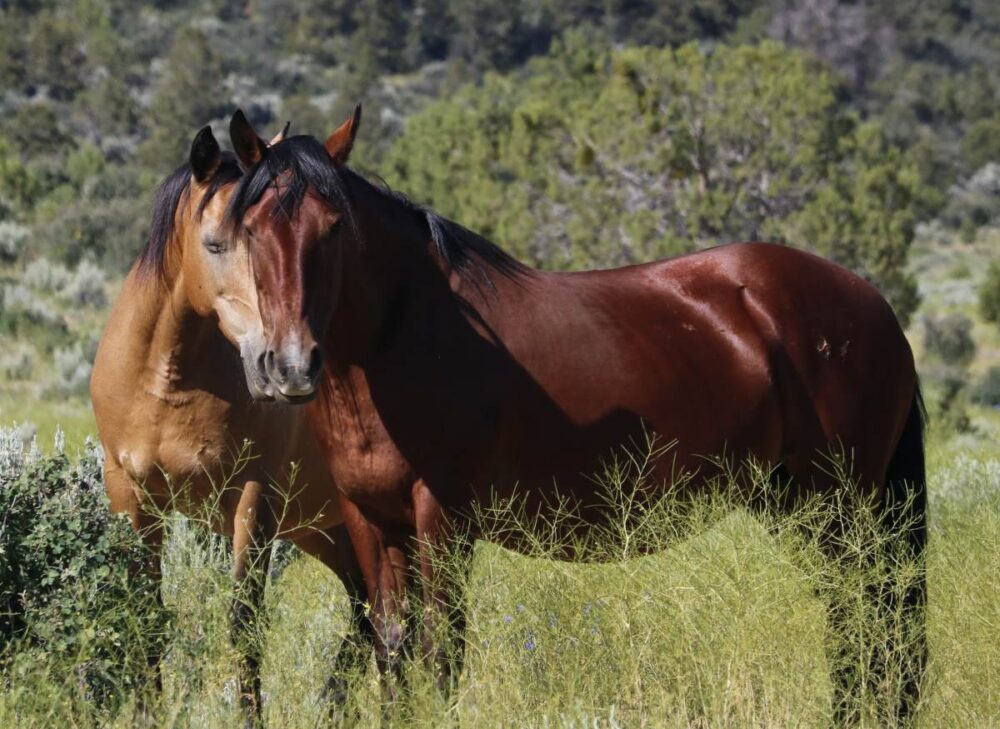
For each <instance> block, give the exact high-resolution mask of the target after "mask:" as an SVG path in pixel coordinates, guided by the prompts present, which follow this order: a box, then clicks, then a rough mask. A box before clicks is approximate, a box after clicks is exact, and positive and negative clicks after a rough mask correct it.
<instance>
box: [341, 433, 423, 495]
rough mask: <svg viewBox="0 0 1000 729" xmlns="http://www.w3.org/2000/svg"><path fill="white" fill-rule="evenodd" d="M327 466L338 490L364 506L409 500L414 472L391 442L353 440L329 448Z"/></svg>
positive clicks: (365, 439)
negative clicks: (329, 467)
mask: <svg viewBox="0 0 1000 729" xmlns="http://www.w3.org/2000/svg"><path fill="white" fill-rule="evenodd" d="M329 445H330V447H329V448H328V453H327V456H328V459H327V460H328V462H329V464H330V466H331V471H332V472H333V476H334V481H335V482H336V483H337V486H338V488H340V490H341V491H343V492H344V493H345V494H346V495H347V496H348V497H349V498H351V499H352V500H353V501H355V502H357V503H361V504H378V505H380V506H382V505H385V504H386V503H388V502H391V501H395V500H396V499H397V498H399V499H404V500H405V499H406V497H407V495H408V494H409V490H410V487H411V485H412V484H413V481H414V480H415V479H414V475H413V469H412V468H411V466H410V464H409V463H408V461H407V460H406V458H405V457H404V456H403V454H402V453H400V452H399V450H398V449H397V448H396V447H395V445H394V444H393V443H392V442H391V441H389V440H388V439H377V440H372V439H368V438H351V439H348V440H336V441H333V442H332V443H330V444H329Z"/></svg>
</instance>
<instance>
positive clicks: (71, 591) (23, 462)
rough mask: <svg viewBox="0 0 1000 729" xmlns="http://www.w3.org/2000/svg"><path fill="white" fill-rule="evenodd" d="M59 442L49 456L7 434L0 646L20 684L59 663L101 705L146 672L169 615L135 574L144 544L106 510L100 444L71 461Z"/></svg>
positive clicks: (2, 468)
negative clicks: (43, 663)
mask: <svg viewBox="0 0 1000 729" xmlns="http://www.w3.org/2000/svg"><path fill="white" fill-rule="evenodd" d="M59 440H61V439H57V446H60V447H57V449H56V452H55V453H53V454H52V455H47V456H43V455H41V454H40V453H39V451H38V449H37V447H36V446H34V444H32V446H31V447H30V448H28V449H25V448H24V447H23V445H22V442H21V438H20V434H19V432H18V431H17V430H14V429H3V430H0V641H2V644H3V645H4V646H10V645H12V646H13V647H14V648H15V649H16V651H17V652H16V654H7V655H5V656H3V658H4V668H5V670H6V671H8V672H10V673H12V674H13V676H14V677H15V678H16V676H17V675H18V674H19V673H20V672H23V671H30V670H32V665H31V664H32V663H33V662H36V661H39V660H50V659H57V658H61V659H63V662H62V665H65V666H69V665H72V666H73V668H72V671H73V674H74V675H73V677H72V678H73V679H75V680H74V681H73V682H74V683H75V684H76V685H77V686H78V687H80V689H81V692H82V694H83V696H82V697H81V698H83V699H84V700H86V701H88V702H89V701H96V702H98V703H101V702H103V701H104V700H106V699H108V698H111V697H113V696H114V695H115V693H116V692H117V691H120V690H121V689H122V688H123V687H125V686H128V685H129V684H131V683H132V682H134V681H135V679H136V678H137V677H140V676H142V675H143V674H144V671H145V670H146V657H145V655H146V653H145V646H146V645H147V644H148V641H149V640H150V639H155V637H156V636H158V635H159V634H160V633H162V624H161V623H162V616H161V615H159V614H158V613H157V608H156V601H155V600H151V599H150V596H151V594H153V593H152V589H153V584H152V583H151V582H148V581H147V580H146V579H145V578H144V577H142V573H141V572H138V573H137V574H136V575H135V576H134V577H132V578H130V577H129V571H130V569H131V568H133V566H134V565H136V564H139V563H140V560H141V559H142V558H143V556H144V548H143V546H142V544H141V541H140V539H139V538H138V536H137V535H136V534H135V533H134V532H133V530H132V529H131V527H130V526H129V524H128V522H127V520H126V519H124V518H122V517H119V516H113V515H112V514H111V513H110V511H109V509H108V502H107V499H106V497H105V495H104V489H103V487H102V483H101V461H102V453H101V450H100V448H99V447H97V446H95V445H94V444H93V443H92V442H90V440H89V439H88V441H87V445H86V446H85V447H84V450H83V452H82V453H81V454H80V456H79V458H78V459H77V460H75V461H72V460H71V459H70V458H69V457H68V456H67V455H66V454H65V453H63V452H61V445H62V444H61V443H60V442H59ZM136 588H139V589H136ZM144 636H145V637H144ZM53 665H57V664H56V663H54V664H53ZM67 678H69V677H67Z"/></svg>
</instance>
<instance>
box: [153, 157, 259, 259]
mask: <svg viewBox="0 0 1000 729" xmlns="http://www.w3.org/2000/svg"><path fill="white" fill-rule="evenodd" d="M242 174H243V173H242V172H241V170H240V166H239V164H238V163H237V161H236V157H234V156H233V155H232V154H231V153H230V152H223V153H222V160H221V162H220V163H219V168H218V169H217V170H216V171H215V174H214V175H212V179H211V180H210V181H209V183H208V189H207V190H206V192H205V197H203V198H202V200H201V203H199V205H198V210H197V215H198V216H199V217H201V215H202V213H204V212H205V207H206V206H207V205H208V203H209V202H211V200H212V198H213V197H215V194H216V193H217V192H218V191H219V189H220V188H222V187H223V186H225V185H227V184H229V183H230V182H235V181H236V180H238V179H239V178H240V176H241V175H242ZM190 194H191V165H190V164H187V163H185V164H183V165H181V166H180V167H178V168H177V169H176V170H174V171H173V172H172V173H170V176H169V177H167V179H166V180H164V181H163V183H162V184H161V185H160V186H159V187H158V188H157V189H156V194H155V195H154V196H153V222H152V225H150V228H149V238H147V239H146V246H145V248H143V249H142V253H140V254H139V266H138V272H139V275H140V276H144V277H146V276H150V275H152V274H154V273H156V274H158V275H159V276H162V275H163V265H164V260H165V257H166V252H167V243H169V242H170V239H171V238H172V237H173V235H174V227H175V218H176V217H177V208H178V207H180V205H181V204H182V203H183V202H184V201H186V200H187V198H188V196H189V195H190Z"/></svg>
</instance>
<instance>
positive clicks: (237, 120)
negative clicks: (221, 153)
mask: <svg viewBox="0 0 1000 729" xmlns="http://www.w3.org/2000/svg"><path fill="white" fill-rule="evenodd" d="M229 139H230V141H231V142H232V143H233V151H234V152H236V156H237V157H238V158H239V160H240V164H242V165H243V166H244V167H246V168H247V169H250V168H251V167H253V166H254V165H255V164H257V163H258V162H260V161H261V160H262V159H264V156H265V155H266V154H267V142H265V141H264V140H263V139H261V138H260V137H259V136H257V132H255V131H254V128H253V127H252V126H250V122H248V121H247V118H246V116H245V115H244V114H243V110H242V109H237V110H236V113H235V114H233V118H232V119H230V121H229Z"/></svg>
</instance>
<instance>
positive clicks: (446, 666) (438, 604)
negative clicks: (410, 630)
mask: <svg viewBox="0 0 1000 729" xmlns="http://www.w3.org/2000/svg"><path fill="white" fill-rule="evenodd" d="M414 515H415V519H416V524H417V545H418V555H419V560H420V576H421V582H422V588H423V608H424V609H423V626H422V627H423V631H422V639H423V650H424V658H425V659H426V660H427V661H428V662H429V663H430V664H431V665H432V666H433V667H434V669H435V671H436V673H437V680H438V687H439V688H440V689H441V690H442V691H445V692H450V691H451V689H452V688H453V682H454V681H456V680H457V679H458V677H459V675H461V671H462V662H463V659H464V657H465V626H466V617H465V594H464V592H465V582H466V578H467V577H468V571H469V567H470V565H471V563H472V541H471V540H469V539H467V538H465V537H464V536H459V535H456V534H455V531H454V528H453V526H454V525H452V524H449V522H448V519H447V518H446V517H445V514H444V511H443V509H442V508H441V505H440V504H439V503H438V502H437V499H435V498H434V495H433V493H432V492H431V491H430V489H428V488H427V487H426V486H425V485H424V484H422V483H421V484H418V485H417V487H416V489H415V490H414Z"/></svg>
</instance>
